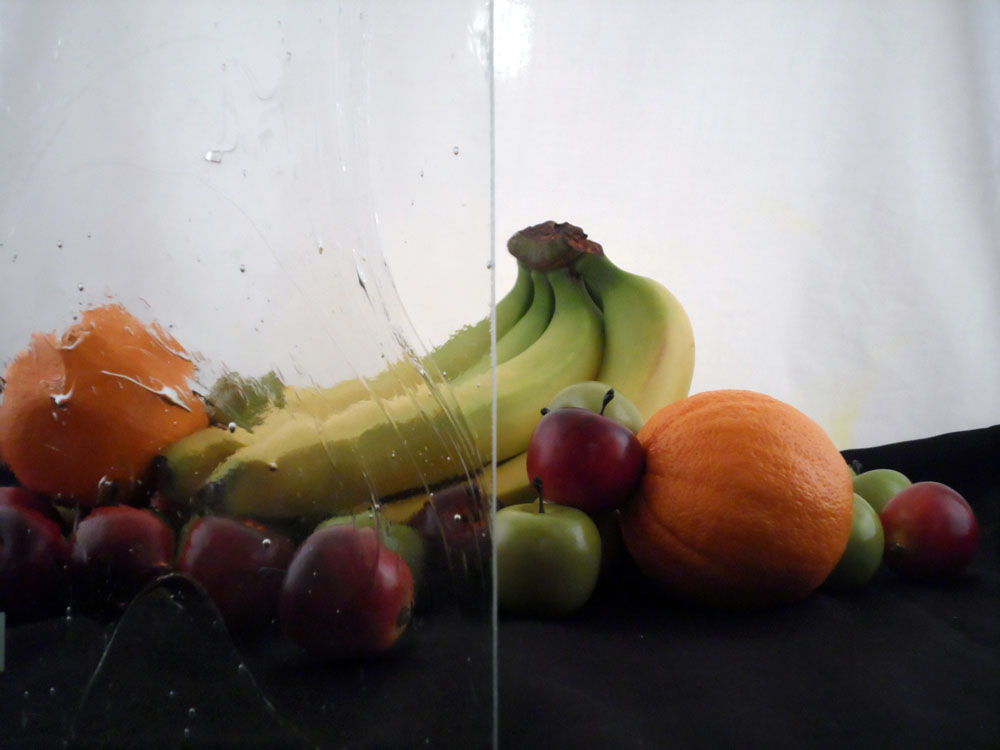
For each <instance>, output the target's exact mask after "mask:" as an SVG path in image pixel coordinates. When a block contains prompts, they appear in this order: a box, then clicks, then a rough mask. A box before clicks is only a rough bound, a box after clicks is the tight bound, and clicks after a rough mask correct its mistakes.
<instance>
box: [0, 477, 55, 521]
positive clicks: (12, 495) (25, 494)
mask: <svg viewBox="0 0 1000 750" xmlns="http://www.w3.org/2000/svg"><path fill="white" fill-rule="evenodd" d="M5 505H14V506H17V507H19V508H29V509H31V510H34V511H37V512H39V513H41V514H42V515H43V516H45V517H46V518H48V519H49V520H50V521H52V522H53V523H55V524H56V525H57V526H59V528H60V529H62V528H63V517H62V514H60V513H59V511H58V510H56V506H55V505H54V504H53V503H52V499H51V498H50V497H49V496H48V495H43V494H42V493H40V492H32V491H31V490H27V489H25V488H24V487H0V506H5Z"/></svg>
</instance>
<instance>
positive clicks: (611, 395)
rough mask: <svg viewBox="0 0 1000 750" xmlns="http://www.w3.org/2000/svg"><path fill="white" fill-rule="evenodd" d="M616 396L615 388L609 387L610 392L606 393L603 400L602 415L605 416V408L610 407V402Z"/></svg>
mask: <svg viewBox="0 0 1000 750" xmlns="http://www.w3.org/2000/svg"><path fill="white" fill-rule="evenodd" d="M614 397H615V389H614V388H608V392H607V393H605V394H604V401H603V402H601V416H604V410H605V409H607V408H608V404H610V403H611V399H613V398H614Z"/></svg>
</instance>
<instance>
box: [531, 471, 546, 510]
mask: <svg viewBox="0 0 1000 750" xmlns="http://www.w3.org/2000/svg"><path fill="white" fill-rule="evenodd" d="M531 486H532V487H534V488H535V492H537V493H538V512H539V513H544V512H545V503H544V502H543V501H542V478H541V477H535V478H534V479H532V480H531Z"/></svg>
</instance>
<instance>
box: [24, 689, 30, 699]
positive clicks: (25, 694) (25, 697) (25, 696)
mask: <svg viewBox="0 0 1000 750" xmlns="http://www.w3.org/2000/svg"><path fill="white" fill-rule="evenodd" d="M30 697H31V693H29V692H28V691H27V690H25V691H24V699H25V700H28V698H30Z"/></svg>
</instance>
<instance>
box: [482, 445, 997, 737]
mask: <svg viewBox="0 0 1000 750" xmlns="http://www.w3.org/2000/svg"><path fill="white" fill-rule="evenodd" d="M844 455H845V458H847V459H848V460H850V461H859V462H860V463H861V468H862V470H864V469H874V468H880V467H882V468H892V469H896V470H898V471H902V472H903V473H904V474H906V475H907V476H908V477H910V478H911V479H912V480H913V481H921V480H934V481H940V482H942V483H944V484H947V485H949V486H951V487H953V488H954V489H956V490H958V491H959V492H961V493H962V494H963V496H964V497H965V498H966V499H967V500H968V501H969V503H970V504H971V505H972V507H973V509H974V510H975V511H976V515H977V520H978V521H979V524H980V530H981V532H982V537H981V543H980V549H979V553H978V555H977V557H976V559H975V560H974V562H973V564H972V565H971V566H970V568H969V569H968V571H967V572H966V573H965V574H964V575H963V576H962V577H961V578H960V579H959V580H957V581H956V582H954V583H953V584H951V585H929V584H917V583H912V582H906V581H903V580H901V579H899V578H897V577H896V576H895V575H894V574H893V573H891V572H890V571H888V570H885V569H884V568H883V570H881V571H880V572H879V574H877V576H876V578H875V580H873V581H872V582H871V583H870V584H869V585H868V586H867V587H866V588H864V589H863V590H861V591H858V592H854V593H841V594H833V593H828V592H826V591H823V590H820V591H818V592H816V593H814V594H813V595H811V596H810V597H809V598H807V599H806V600H805V601H803V602H800V603H797V604H794V605H789V606H785V607H780V608H775V609H770V610H766V611H760V612H754V613H742V614H740V613H731V612H724V613H723V612H713V611H705V610H703V609H698V608H695V607H692V606H688V605H685V604H683V603H680V602H677V601H671V600H670V599H669V598H667V597H665V596H664V595H662V594H661V593H660V592H658V591H657V590H655V589H654V588H653V587H652V586H650V585H649V584H648V583H647V582H646V581H644V580H643V579H642V578H641V577H640V576H639V575H638V574H637V573H636V572H635V570H634V569H631V568H629V567H627V566H626V567H625V568H624V569H623V570H620V571H619V572H618V574H617V575H616V576H615V577H614V578H613V579H611V580H609V581H606V582H605V585H604V586H603V587H602V588H601V589H600V590H599V592H598V595H597V596H596V597H595V598H594V599H593V600H592V601H591V602H589V603H588V605H587V607H586V608H585V609H584V610H583V611H581V612H579V613H578V614H577V615H575V616H574V617H572V618H570V619H567V620H564V621H560V622H537V621H517V620H505V621H504V622H503V623H502V625H501V628H500V637H499V653H500V666H499V673H500V686H501V688H500V715H501V743H500V745H501V747H502V748H504V749H505V750H515V748H556V747H558V748H562V747H573V748H608V749H612V748H668V747H670V748H722V747H739V748H896V747H899V748H997V747H1000V559H998V558H1000V554H998V553H1000V528H998V527H1000V426H997V427H991V428H988V429H983V430H976V431H970V432H963V433H956V434H949V435H942V436H938V437H934V438H930V439H926V440H918V441H912V442H907V443H900V444H895V445H889V446H883V447H878V448H871V449H866V450H851V451H845V453H844Z"/></svg>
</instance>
